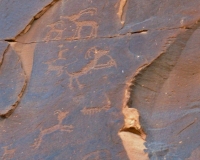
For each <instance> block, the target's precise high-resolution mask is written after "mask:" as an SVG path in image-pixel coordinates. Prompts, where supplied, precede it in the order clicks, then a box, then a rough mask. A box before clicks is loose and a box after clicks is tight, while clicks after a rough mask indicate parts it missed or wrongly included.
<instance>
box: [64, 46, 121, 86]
mask: <svg viewBox="0 0 200 160" xmlns="http://www.w3.org/2000/svg"><path fill="white" fill-rule="evenodd" d="M108 53H109V51H107V50H98V49H97V48H96V47H92V48H90V49H89V50H88V51H87V52H86V54H85V59H91V60H90V62H89V63H87V64H86V65H85V66H84V67H83V68H81V69H80V70H79V71H76V72H72V73H69V72H68V71H67V70H66V73H67V74H68V75H69V77H70V78H69V81H70V82H69V87H70V89H72V88H73V87H72V83H73V80H75V81H76V83H77V84H78V87H79V88H82V87H83V86H82V85H81V84H80V82H79V81H78V78H79V77H80V76H82V75H85V74H87V73H88V72H89V71H91V70H98V69H103V68H109V67H112V66H115V67H117V65H116V62H115V60H114V59H113V58H112V57H111V56H110V55H109V54H108ZM92 55H93V56H92ZM103 56H106V57H108V58H109V59H110V60H109V61H108V62H107V63H103V64H98V61H99V59H100V58H101V57H103Z"/></svg>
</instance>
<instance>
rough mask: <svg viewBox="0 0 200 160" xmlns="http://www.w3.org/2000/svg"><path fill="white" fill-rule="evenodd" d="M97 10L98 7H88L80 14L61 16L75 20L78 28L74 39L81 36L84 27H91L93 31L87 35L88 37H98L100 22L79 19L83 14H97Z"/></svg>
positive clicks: (64, 18)
mask: <svg viewBox="0 0 200 160" xmlns="http://www.w3.org/2000/svg"><path fill="white" fill-rule="evenodd" d="M96 12H97V9H96V8H87V9H85V10H82V11H80V12H79V13H78V14H74V15H72V16H61V19H62V20H69V21H71V22H73V23H74V24H75V25H76V30H75V34H74V37H73V38H74V39H79V38H81V31H82V29H83V27H91V32H90V35H89V36H87V37H88V38H91V37H96V36H97V29H98V24H97V22H95V21H88V20H87V21H79V19H80V18H81V16H82V15H84V14H86V15H91V16H93V15H95V14H96Z"/></svg>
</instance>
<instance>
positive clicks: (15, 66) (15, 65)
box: [0, 45, 27, 118]
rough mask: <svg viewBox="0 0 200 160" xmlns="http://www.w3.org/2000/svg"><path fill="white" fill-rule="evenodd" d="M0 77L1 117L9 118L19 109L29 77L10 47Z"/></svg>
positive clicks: (3, 61) (7, 49)
mask: <svg viewBox="0 0 200 160" xmlns="http://www.w3.org/2000/svg"><path fill="white" fill-rule="evenodd" d="M11 60H12V62H11ZM0 75H1V76H0V84H1V86H0V93H1V97H0V102H1V106H0V117H1V118H7V117H9V116H10V115H11V114H12V113H13V112H14V110H15V109H16V108H17V106H18V104H19V103H20V101H21V98H22V96H23V94H24V92H25V89H26V86H27V77H26V74H25V72H24V70H23V67H22V64H21V61H20V59H19V57H18V56H17V54H16V53H15V52H14V51H13V50H12V49H11V47H10V45H9V46H8V47H7V48H6V50H5V52H4V53H3V57H2V60H1V62H0Z"/></svg>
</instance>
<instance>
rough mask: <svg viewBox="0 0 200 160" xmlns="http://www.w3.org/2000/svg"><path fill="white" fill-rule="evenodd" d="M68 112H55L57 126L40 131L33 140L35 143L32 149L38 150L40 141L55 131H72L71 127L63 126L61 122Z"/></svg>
mask: <svg viewBox="0 0 200 160" xmlns="http://www.w3.org/2000/svg"><path fill="white" fill-rule="evenodd" d="M68 113H69V112H63V111H60V110H58V111H55V113H54V114H55V115H56V114H57V115H58V117H57V119H58V124H57V125H55V126H52V127H50V128H47V129H42V128H41V129H40V134H39V136H38V138H37V139H35V142H34V144H33V146H32V147H34V148H35V149H37V148H39V147H40V145H41V143H42V139H43V137H44V136H45V135H47V134H51V133H53V132H55V131H65V132H69V133H70V132H72V131H73V126H72V125H63V124H62V122H63V120H64V119H65V118H66V116H67V115H68Z"/></svg>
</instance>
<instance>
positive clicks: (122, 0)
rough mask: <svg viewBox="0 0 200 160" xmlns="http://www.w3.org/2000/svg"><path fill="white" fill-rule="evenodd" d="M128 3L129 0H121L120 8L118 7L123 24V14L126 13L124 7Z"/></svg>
mask: <svg viewBox="0 0 200 160" xmlns="http://www.w3.org/2000/svg"><path fill="white" fill-rule="evenodd" d="M126 3H127V0H120V2H119V9H118V12H117V15H118V17H119V19H120V21H121V24H124V20H123V14H124V7H125V5H126Z"/></svg>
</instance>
